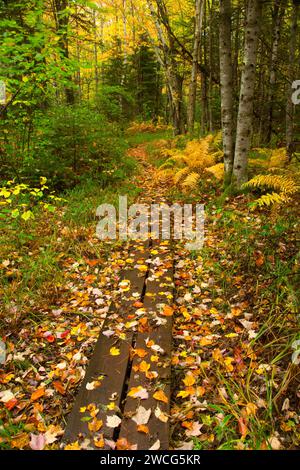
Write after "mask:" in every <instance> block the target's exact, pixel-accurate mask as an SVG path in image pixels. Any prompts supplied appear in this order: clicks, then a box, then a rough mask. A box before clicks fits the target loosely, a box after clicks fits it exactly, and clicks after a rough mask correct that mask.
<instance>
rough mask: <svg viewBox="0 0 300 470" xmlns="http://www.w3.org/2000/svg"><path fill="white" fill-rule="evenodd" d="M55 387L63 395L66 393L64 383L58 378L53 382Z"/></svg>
mask: <svg viewBox="0 0 300 470" xmlns="http://www.w3.org/2000/svg"><path fill="white" fill-rule="evenodd" d="M53 387H54V388H55V390H56V391H57V392H58V393H60V394H61V395H64V394H65V393H66V391H65V387H64V386H63V384H62V383H61V382H60V381H59V380H56V381H55V382H53Z"/></svg>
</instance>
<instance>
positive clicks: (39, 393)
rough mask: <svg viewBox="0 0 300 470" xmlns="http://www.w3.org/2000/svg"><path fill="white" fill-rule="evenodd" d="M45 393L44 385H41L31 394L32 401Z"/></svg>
mask: <svg viewBox="0 0 300 470" xmlns="http://www.w3.org/2000/svg"><path fill="white" fill-rule="evenodd" d="M44 395H45V389H44V387H40V388H38V389H37V390H35V392H33V393H32V394H31V401H36V400H38V399H39V398H41V397H43V396H44Z"/></svg>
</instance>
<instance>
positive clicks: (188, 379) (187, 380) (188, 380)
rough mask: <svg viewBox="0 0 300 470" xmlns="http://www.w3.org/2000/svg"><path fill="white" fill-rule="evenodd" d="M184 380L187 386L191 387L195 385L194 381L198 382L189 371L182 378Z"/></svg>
mask: <svg viewBox="0 0 300 470" xmlns="http://www.w3.org/2000/svg"><path fill="white" fill-rule="evenodd" d="M182 382H183V383H184V385H186V386H187V387H190V386H191V385H194V383H195V382H196V380H195V377H194V376H193V374H192V373H191V372H188V373H187V374H186V376H185V378H184V379H183V380H182Z"/></svg>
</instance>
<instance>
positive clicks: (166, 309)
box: [162, 305, 174, 317]
mask: <svg viewBox="0 0 300 470" xmlns="http://www.w3.org/2000/svg"><path fill="white" fill-rule="evenodd" d="M173 313H174V309H173V308H172V307H170V306H169V305H165V306H164V309H163V312H162V315H164V316H165V317H171V316H172V315H173Z"/></svg>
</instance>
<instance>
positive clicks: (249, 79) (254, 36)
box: [233, 0, 262, 188]
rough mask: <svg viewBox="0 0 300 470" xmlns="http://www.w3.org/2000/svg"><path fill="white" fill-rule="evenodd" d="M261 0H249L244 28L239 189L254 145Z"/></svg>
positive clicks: (238, 137) (236, 163) (237, 158)
mask: <svg viewBox="0 0 300 470" xmlns="http://www.w3.org/2000/svg"><path fill="white" fill-rule="evenodd" d="M261 7H262V0H249V2H248V9H247V18H246V28H245V50H244V66H243V72H242V77H241V90H240V102H239V112H238V122H237V132H236V146H235V155H234V165H233V176H234V180H235V181H234V182H235V184H236V186H237V187H238V188H239V187H240V186H241V185H242V184H243V183H245V182H246V181H247V177H248V174H247V173H248V152H249V148H250V145H251V137H252V125H253V104H254V95H255V77H256V62H257V46H258V34H259V22H260V20H261Z"/></svg>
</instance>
